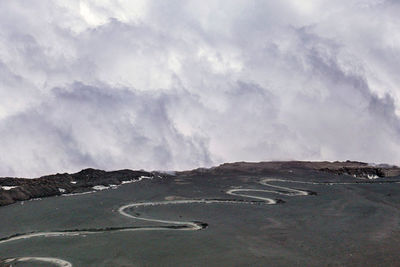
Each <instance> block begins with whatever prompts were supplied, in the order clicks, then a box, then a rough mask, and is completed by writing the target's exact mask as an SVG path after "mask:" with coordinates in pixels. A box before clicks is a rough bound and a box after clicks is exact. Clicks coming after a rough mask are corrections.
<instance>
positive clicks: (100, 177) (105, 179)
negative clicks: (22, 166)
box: [0, 169, 153, 206]
mask: <svg viewBox="0 0 400 267" xmlns="http://www.w3.org/2000/svg"><path fill="white" fill-rule="evenodd" d="M141 176H149V177H152V176H153V173H150V172H145V171H132V170H119V171H111V172H107V171H102V170H95V169H85V170H82V171H80V172H77V173H73V174H68V173H63V174H60V173H57V174H54V175H48V176H42V177H40V178H35V179H25V178H10V177H6V178H0V186H3V187H4V186H8V187H15V188H11V189H9V190H4V189H1V187H0V206H4V205H9V204H12V203H15V202H16V201H22V200H29V199H32V198H42V197H50V196H57V195H61V194H63V193H65V194H68V193H78V192H79V193H80V192H87V191H91V190H93V189H92V187H93V186H96V185H103V186H109V185H119V184H121V183H122V182H123V181H131V180H137V179H139V177H141Z"/></svg>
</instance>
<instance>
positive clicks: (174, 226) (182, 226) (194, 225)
mask: <svg viewBox="0 0 400 267" xmlns="http://www.w3.org/2000/svg"><path fill="white" fill-rule="evenodd" d="M272 182H281V183H291V184H309V185H328V186H332V185H354V184H384V183H400V182H398V181H381V182H369V181H367V182H363V181H360V182H353V183H350V182H338V183H332V182H306V181H294V180H285V179H276V178H264V179H262V180H261V181H260V182H259V183H260V184H261V185H264V186H267V187H269V189H253V188H234V189H229V190H227V191H225V193H227V194H228V195H232V196H238V197H244V198H252V199H255V200H252V201H245V200H239V199H188V200H170V201H156V202H138V203H132V204H128V205H124V206H121V207H120V208H119V209H118V212H119V214H121V215H122V216H125V217H128V218H131V219H135V220H141V221H147V222H156V223H160V224H165V225H158V226H139V227H110V228H106V229H81V230H62V231H54V232H33V233H24V234H17V235H13V236H9V237H5V238H1V239H0V245H4V244H6V243H9V242H13V241H17V240H23V239H30V238H37V237H46V238H47V237H68V236H80V235H90V234H99V233H104V232H127V231H160V230H175V231H182V230H183V231H188V230H189V231H196V230H202V229H205V228H206V227H207V226H208V224H207V223H203V222H197V221H174V220H163V219H154V218H144V217H139V216H138V215H137V216H135V215H132V214H131V213H129V212H128V210H130V211H132V210H134V209H136V208H140V207H146V206H164V205H182V204H216V203H218V204H225V203H233V204H264V205H275V204H278V203H282V202H284V201H282V200H280V199H273V198H267V197H262V196H258V195H252V194H251V192H264V193H273V194H278V195H284V196H290V197H292V196H307V195H315V194H316V193H315V192H312V191H308V190H303V189H297V188H290V187H286V186H280V185H279V186H278V185H274V184H271V183H272ZM29 261H32V262H35V261H36V262H46V263H52V264H54V265H57V266H61V267H72V263H70V262H68V261H65V260H62V259H58V258H50V257H49V258H47V257H21V258H8V259H3V260H2V261H1V260H0V263H15V262H29Z"/></svg>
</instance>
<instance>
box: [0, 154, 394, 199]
mask: <svg viewBox="0 0 400 267" xmlns="http://www.w3.org/2000/svg"><path fill="white" fill-rule="evenodd" d="M299 170H312V171H320V172H325V173H331V174H335V175H351V176H353V177H358V178H361V179H375V178H380V177H393V176H400V168H399V167H397V166H390V165H386V164H381V165H371V164H367V163H364V162H356V161H345V162H339V161H335V162H327V161H323V162H310V161H271V162H236V163H224V164H222V165H220V166H217V167H212V168H208V169H205V168H198V169H194V170H190V171H183V172H176V175H177V176H202V175H214V176H220V175H224V176H226V175H246V174H247V175H269V174H271V173H275V172H276V171H283V172H287V171H290V172H297V171H299ZM154 176H167V175H166V174H161V173H156V172H146V171H133V170H119V171H110V172H107V171H102V170H95V169H85V170H82V171H80V172H77V173H73V174H68V173H63V174H60V173H57V174H54V175H48V176H43V177H40V178H35V179H26V178H10V177H5V178H0V206H4V205H8V204H12V203H15V202H17V201H23V200H29V199H33V198H42V197H50V196H57V195H62V194H75V193H84V192H90V191H98V190H102V189H106V188H108V187H115V186H118V185H120V184H124V183H129V182H134V181H137V180H139V179H140V178H152V177H154Z"/></svg>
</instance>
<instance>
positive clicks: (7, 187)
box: [0, 186, 18, 191]
mask: <svg viewBox="0 0 400 267" xmlns="http://www.w3.org/2000/svg"><path fill="white" fill-rule="evenodd" d="M17 187H18V186H0V189H3V190H7V191H8V190H11V189H13V188H17Z"/></svg>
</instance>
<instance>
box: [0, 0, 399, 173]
mask: <svg viewBox="0 0 400 267" xmlns="http://www.w3.org/2000/svg"><path fill="white" fill-rule="evenodd" d="M399 14H400V3H399V1H395V0H388V1H385V0H335V1H332V0H308V1H299V0H286V1H285V0H280V1H275V0H270V1H251V0H243V1H237V0H225V1H218V0H210V1H204V0H197V1H186V0H185V1H176V0H168V1H132V0H130V1H122V0H121V1H106V0H97V1H73V0H65V1H61V0H60V1H47V0H32V1H22V0H13V1H0V176H26V177H35V176H39V175H44V174H49V173H55V172H66V171H68V172H72V171H78V170H80V169H82V168H86V167H94V168H101V169H108V170H110V169H120V168H129V169H148V170H155V169H158V170H160V169H161V170H172V169H189V168H195V167H199V166H212V165H216V164H220V163H222V162H232V161H263V160H291V159H298V160H346V159H351V160H361V161H367V162H387V163H394V164H400V124H399V116H400V75H399V73H400V16H399Z"/></svg>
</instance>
